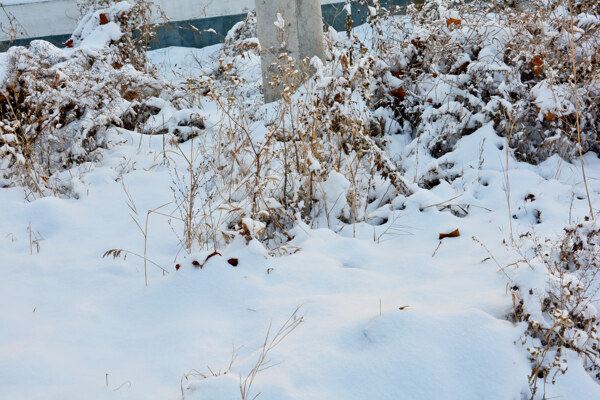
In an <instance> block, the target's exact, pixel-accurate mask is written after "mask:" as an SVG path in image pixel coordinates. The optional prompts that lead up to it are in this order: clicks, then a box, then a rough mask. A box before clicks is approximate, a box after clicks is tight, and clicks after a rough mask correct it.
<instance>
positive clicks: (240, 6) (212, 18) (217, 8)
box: [0, 0, 411, 48]
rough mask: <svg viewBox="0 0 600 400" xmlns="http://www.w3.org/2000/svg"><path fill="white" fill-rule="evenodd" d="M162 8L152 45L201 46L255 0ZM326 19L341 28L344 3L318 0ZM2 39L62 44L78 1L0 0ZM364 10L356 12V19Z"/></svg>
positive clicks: (162, 2) (186, 2) (187, 1)
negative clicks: (164, 23) (163, 21)
mask: <svg viewBox="0 0 600 400" xmlns="http://www.w3.org/2000/svg"><path fill="white" fill-rule="evenodd" d="M410 1H411V0H390V1H387V2H386V1H383V2H382V3H390V4H395V5H406V4H407V2H410ZM153 2H154V3H155V4H156V5H157V6H158V7H160V9H161V10H163V11H164V12H165V14H166V15H167V17H168V18H169V19H170V20H171V21H172V24H171V25H170V26H169V27H167V28H164V29H161V30H159V32H158V42H157V43H156V44H154V45H153V48H159V47H168V46H189V47H204V46H208V45H212V44H216V43H219V42H220V41H221V39H222V37H224V35H225V34H226V33H227V31H228V30H229V29H230V28H231V27H232V26H233V25H234V24H235V23H236V22H238V21H241V20H242V19H243V18H244V17H245V15H246V14H247V13H248V12H249V11H250V10H252V9H253V8H254V0H220V1H213V0H153ZM321 4H322V5H323V6H322V7H323V19H324V21H325V23H327V24H328V25H331V26H333V27H334V28H336V29H338V30H341V29H343V27H344V22H345V15H344V14H343V13H342V12H341V11H342V8H343V2H340V1H339V0H321ZM0 5H1V6H2V9H3V10H0V43H1V44H4V45H5V46H6V45H9V44H10V45H26V44H28V43H29V42H30V41H31V40H33V39H44V40H48V41H50V42H53V43H55V44H60V43H64V42H65V41H66V40H68V38H69V37H70V35H71V32H72V31H73V29H75V27H76V25H77V21H78V19H79V17H80V15H79V9H78V8H77V2H76V0H0ZM364 15H366V13H365V12H362V13H360V14H357V15H355V21H356V22H360V18H361V16H364ZM190 25H191V26H193V27H194V28H196V29H198V30H200V31H202V30H206V29H213V30H214V31H215V32H216V33H217V34H216V35H215V34H209V33H205V34H203V35H199V34H198V33H197V32H194V31H192V30H190V29H186V27H187V28H189V26H190ZM11 32H12V34H13V36H14V37H13V38H12V39H13V40H12V41H10V40H11Z"/></svg>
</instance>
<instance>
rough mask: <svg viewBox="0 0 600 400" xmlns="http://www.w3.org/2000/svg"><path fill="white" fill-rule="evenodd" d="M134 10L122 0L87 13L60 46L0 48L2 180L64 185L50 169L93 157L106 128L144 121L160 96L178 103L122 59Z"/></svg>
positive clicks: (37, 187)
mask: <svg viewBox="0 0 600 400" xmlns="http://www.w3.org/2000/svg"><path fill="white" fill-rule="evenodd" d="M134 12H135V7H134V6H133V5H131V4H129V3H127V2H119V3H116V4H114V5H112V6H111V7H109V8H106V9H100V10H96V11H92V12H90V13H89V14H87V15H86V16H84V18H83V19H82V20H81V22H80V23H79V25H78V27H77V29H76V30H75V33H74V34H73V36H72V38H71V39H70V40H69V41H68V42H67V48H64V49H61V48H57V47H55V46H54V45H52V44H50V43H48V42H45V41H34V42H32V43H31V45H30V46H29V47H12V48H10V49H9V50H8V51H7V52H6V53H0V57H2V58H3V59H4V60H6V63H5V65H6V68H5V71H6V72H5V74H4V75H3V76H0V149H1V151H2V159H1V163H0V173H1V178H2V185H10V184H19V185H24V186H26V187H29V188H30V189H32V192H33V193H35V194H37V195H44V194H48V193H57V192H61V191H63V190H68V184H63V183H62V182H60V181H59V180H58V179H56V177H53V174H55V172H57V171H60V170H62V169H64V168H67V167H69V166H70V165H72V164H73V163H80V162H83V161H88V160H93V159H95V158H97V157H98V155H99V154H98V152H97V151H96V150H97V149H98V148H102V147H106V145H107V143H106V139H105V132H106V130H107V129H109V128H110V127H125V128H128V129H134V128H136V127H137V126H140V125H142V124H144V123H146V121H147V120H148V119H149V118H150V117H152V115H153V114H156V113H158V112H160V108H158V107H156V106H157V105H158V106H160V105H161V104H162V103H161V101H160V99H158V97H161V96H162V97H163V98H165V99H171V100H173V102H174V103H178V102H181V101H180V100H179V99H178V96H179V94H178V92H177V91H176V90H174V88H173V87H171V86H170V85H169V84H168V83H167V82H166V81H163V80H161V79H158V78H156V77H155V76H154V75H153V74H152V73H149V72H148V71H147V69H145V68H144V66H143V64H144V63H141V64H139V65H138V67H139V68H136V66H135V65H134V64H132V63H131V62H132V61H133V60H131V59H130V58H127V57H128V54H129V55H131V54H133V53H131V52H128V51H125V50H124V49H125V48H128V46H129V45H128V44H127V41H128V40H129V39H128V38H127V37H128V36H127V35H128V33H127V32H128V29H129V25H128V24H129V22H128V21H130V17H129V16H130V15H131V14H132V13H134ZM144 60H145V56H144ZM144 62H145V61H144ZM162 102H164V100H162ZM65 186H66V187H65Z"/></svg>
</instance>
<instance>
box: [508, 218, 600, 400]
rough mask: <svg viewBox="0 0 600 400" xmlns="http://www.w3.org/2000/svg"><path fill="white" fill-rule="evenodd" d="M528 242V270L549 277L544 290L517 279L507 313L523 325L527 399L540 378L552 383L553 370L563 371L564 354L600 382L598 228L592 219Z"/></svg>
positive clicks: (534, 392)
mask: <svg viewBox="0 0 600 400" xmlns="http://www.w3.org/2000/svg"><path fill="white" fill-rule="evenodd" d="M528 237H531V236H528ZM533 243H534V246H533V251H534V254H535V258H533V259H532V260H529V261H528V264H529V267H531V271H529V272H534V273H535V272H538V273H539V276H541V277H548V282H547V285H546V287H545V289H544V287H543V286H541V287H540V286H539V285H536V283H535V282H534V281H531V280H527V279H517V281H516V282H515V283H514V284H513V286H512V287H511V293H512V297H513V305H514V308H513V311H512V312H511V313H510V314H509V316H508V317H509V319H510V320H512V321H514V322H524V323H525V324H526V326H527V329H526V331H525V338H524V342H525V344H526V345H527V346H528V351H529V353H530V356H531V362H532V372H531V375H530V377H529V381H530V385H531V389H532V399H533V398H536V397H535V395H536V392H537V390H538V385H539V383H540V382H546V381H551V382H552V383H554V381H555V378H556V376H557V374H559V373H562V374H564V373H565V372H566V369H567V367H568V363H567V359H568V356H569V353H575V354H576V355H577V356H579V357H580V358H581V359H582V360H583V364H584V366H585V368H586V369H587V371H588V372H589V373H590V375H592V376H593V377H594V378H595V379H596V380H597V381H599V382H600V335H599V329H600V313H599V312H598V310H597V308H596V306H595V303H597V301H598V299H599V297H598V295H599V293H600V229H599V228H598V226H597V224H595V223H594V222H582V223H579V224H577V225H572V226H568V227H567V228H565V230H564V234H563V235H562V237H560V238H559V239H558V240H551V239H546V240H545V241H543V242H541V243H540V242H538V241H537V239H535V238H533ZM523 268H528V267H523ZM524 275H525V276H527V275H528V274H527V273H525V274H524ZM518 276H519V275H518ZM541 283H542V285H543V282H541ZM528 285H530V286H528Z"/></svg>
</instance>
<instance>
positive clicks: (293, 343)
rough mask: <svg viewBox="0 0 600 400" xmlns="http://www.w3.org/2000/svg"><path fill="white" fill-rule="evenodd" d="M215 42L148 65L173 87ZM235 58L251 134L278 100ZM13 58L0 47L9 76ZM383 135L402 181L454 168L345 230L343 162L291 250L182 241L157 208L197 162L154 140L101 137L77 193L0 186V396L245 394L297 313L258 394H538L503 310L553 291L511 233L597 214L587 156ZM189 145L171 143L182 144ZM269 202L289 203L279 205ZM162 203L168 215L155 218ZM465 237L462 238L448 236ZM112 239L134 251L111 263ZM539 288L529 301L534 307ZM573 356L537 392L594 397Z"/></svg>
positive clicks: (599, 164)
mask: <svg viewBox="0 0 600 400" xmlns="http://www.w3.org/2000/svg"><path fill="white" fill-rule="evenodd" d="M80 26H82V27H83V25H80ZM96 28H97V27H96ZM82 29H83V28H82ZM103 29H104V30H103ZM103 29H99V30H98V29H96V30H95V31H94V32H103V34H102V35H100V36H97V37H92V38H91V39H84V40H83V44H82V45H80V46H83V47H85V48H90V49H94V48H95V47H94V46H96V45H97V46H100V47H102V46H103V45H104V44H105V43H107V41H110V39H111V38H113V40H114V37H118V36H116V35H118V34H119V32H117V31H116V30H115V29H114V27H111V26H110V24H107V25H105V28H103ZM117 29H118V28H117ZM87 37H89V36H87ZM87 40H89V42H86V41H87ZM493 45H494V44H493V43H490V47H492V46H493ZM100 47H99V48H100ZM221 50H222V48H221V46H212V47H210V48H205V49H185V48H168V49H162V50H158V51H155V52H151V53H150V55H149V58H150V60H151V61H152V62H153V63H154V64H155V65H156V66H157V68H158V69H159V71H161V73H163V75H164V76H165V77H167V78H168V79H170V80H171V81H172V82H182V81H185V80H187V79H188V78H193V77H195V76H197V75H199V73H201V72H203V71H205V70H207V69H208V68H209V66H210V64H211V62H213V61H214V60H215V59H217V58H218V57H219V56H220V55H222V53H220V52H221ZM486 51H489V52H493V49H490V48H486V49H483V50H482V52H486ZM484 54H485V53H484ZM313 61H314V62H313V65H315V67H316V68H317V69H319V68H320V69H321V73H323V68H324V67H323V64H322V63H321V62H320V61H319V60H313ZM463 61H464V60H462V59H461V60H459V61H457V63H458V64H462V62H463ZM236 62H238V63H240V64H239V65H238V64H236V66H235V67H236V68H238V71H239V73H240V76H241V77H242V78H245V79H246V81H247V82H248V83H246V84H245V85H244V86H243V88H242V89H243V90H246V92H244V93H246V94H247V95H248V98H249V99H248V100H247V101H248V102H249V103H253V104H254V105H255V107H256V109H257V115H259V116H262V119H258V120H257V121H255V123H254V124H253V125H251V128H249V130H250V131H251V132H252V137H251V140H252V141H255V142H256V143H260V142H261V141H264V138H265V135H266V132H267V128H266V127H265V123H264V121H267V120H268V119H269V117H270V116H272V115H274V114H275V113H276V109H275V108H274V107H276V106H275V105H273V104H271V105H266V106H265V105H261V104H258V103H259V101H258V100H257V96H258V91H257V89H256V87H255V86H253V85H256V80H257V79H258V77H259V76H260V64H259V60H258V59H257V58H256V57H249V58H247V59H245V61H244V62H241V61H240V60H236ZM7 65H8V64H7V61H6V57H5V56H4V53H0V81H2V73H3V69H4V70H6V68H8V66H7ZM470 68H476V65H474V64H472V66H471V67H470ZM488 68H489V65H488ZM388 79H389V80H390V82H394V79H395V78H394V77H392V76H388ZM417 90H419V91H423V92H424V93H428V96H430V97H431V98H432V99H433V102H435V103H440V104H441V106H440V109H445V110H447V111H448V112H453V113H457V114H461V113H463V114H464V115H463V118H464V119H468V118H469V117H470V115H468V114H467V113H469V112H468V110H466V109H465V108H464V107H463V106H462V105H461V104H460V103H458V102H456V101H454V99H455V97H456V96H458V95H460V93H457V90H456V89H453V88H452V82H448V80H445V81H442V80H441V78H440V79H437V78H433V77H431V78H430V79H428V80H426V81H423V82H420V84H419V87H418V88H417ZM549 90H550V89H548V88H544V87H543V86H542V85H540V86H539V87H536V88H535V90H534V97H535V98H536V99H537V100H536V101H537V103H536V104H538V106H539V107H540V113H543V112H544V111H548V110H557V108H560V104H559V103H557V102H555V100H554V99H556V97H553V96H551V95H550V93H549ZM474 101H475V100H474ZM556 101H558V100H556ZM148 104H149V105H154V106H156V107H157V108H160V110H161V111H160V112H159V113H157V114H156V115H154V116H153V117H152V118H151V119H150V120H149V121H148V122H147V124H146V128H147V129H148V130H149V131H151V130H153V129H154V130H155V129H159V128H161V127H162V128H164V127H166V128H167V130H168V131H169V132H172V131H173V130H174V129H176V128H177V127H178V124H179V122H180V121H184V120H186V121H189V120H190V119H192V118H194V117H195V115H196V114H197V115H199V116H200V117H202V118H204V119H205V124H206V126H209V127H214V126H218V124H219V123H220V122H221V121H222V118H223V116H222V115H221V114H220V112H219V111H218V110H217V107H216V106H215V105H214V103H211V101H210V100H208V99H207V100H203V101H202V106H203V107H202V108H201V107H197V108H196V109H193V110H192V109H186V110H177V109H175V108H174V107H172V106H170V105H169V104H167V102H166V100H164V99H160V98H154V99H153V100H152V101H151V102H149V103H148ZM553 112H555V111H553ZM382 115H383V114H382ZM472 118H477V116H472ZM426 120H427V115H425V116H424V121H426ZM206 136H208V135H206ZM390 137H391V139H390V143H389V146H388V150H389V156H390V158H392V159H399V158H401V159H402V160H403V165H405V166H406V167H407V169H406V171H405V172H404V175H405V176H406V177H407V179H410V180H412V179H413V177H414V178H415V179H416V177H417V176H421V175H423V174H424V171H433V170H437V169H440V168H441V167H442V166H443V168H444V173H446V174H448V175H453V176H456V178H455V179H453V180H452V181H451V182H446V181H442V182H441V183H440V184H439V185H436V186H435V187H433V188H431V189H424V188H418V187H416V185H415V188H416V190H415V193H414V194H412V195H410V196H407V197H403V196H398V197H395V198H393V199H390V201H389V203H386V202H385V201H383V204H382V205H381V207H378V208H377V209H375V210H373V211H372V218H373V219H377V220H378V221H380V222H381V224H369V223H367V222H360V223H355V224H353V223H352V222H350V223H347V224H345V225H339V224H333V223H332V221H333V220H334V219H336V218H337V217H338V216H340V215H342V214H343V213H344V209H347V207H348V203H349V202H351V198H350V196H351V193H350V188H351V183H350V181H349V180H348V178H347V177H345V176H344V175H343V174H341V173H339V172H336V171H332V172H331V173H330V174H329V175H328V177H327V179H326V180H324V181H323V182H322V183H321V186H322V188H321V190H320V191H319V192H317V195H318V196H321V197H320V198H319V199H318V200H321V201H324V202H325V204H327V213H323V214H320V218H321V220H319V221H316V222H315V225H314V226H308V225H306V224H305V223H303V222H302V221H301V220H298V221H297V223H296V225H295V227H294V228H293V229H292V230H291V231H290V232H289V234H290V236H291V237H293V240H292V241H291V242H290V243H289V244H287V246H286V248H285V252H286V253H287V255H284V256H274V255H273V254H272V252H270V251H269V250H268V249H267V248H266V247H264V246H263V244H261V243H260V242H259V241H258V240H257V239H255V237H257V236H258V235H259V234H260V232H261V231H262V230H263V229H264V227H265V226H264V224H263V223H261V222H259V221H255V220H253V219H251V218H248V217H244V218H242V220H241V222H242V223H243V225H245V227H246V229H247V231H248V233H249V237H242V236H237V237H236V238H235V239H234V240H233V241H232V242H231V243H229V244H228V245H226V246H224V247H223V248H220V249H217V250H218V252H219V254H217V255H214V256H211V254H212V253H213V251H212V249H208V250H203V251H194V252H193V253H192V254H184V253H185V251H180V247H181V246H180V237H178V233H179V232H181V231H182V223H181V221H178V220H177V219H176V218H173V217H168V216H165V215H164V214H166V215H173V213H174V210H175V207H174V205H173V204H172V201H173V192H172V188H173V186H174V182H173V180H174V177H173V171H174V170H177V171H178V172H179V173H186V166H185V163H183V162H182V163H180V164H179V163H177V164H176V165H174V166H173V165H172V164H169V163H167V162H166V161H165V143H164V139H163V136H162V135H144V134H140V133H137V132H132V131H125V130H124V129H119V128H111V129H109V130H108V132H107V138H106V140H107V142H109V143H110V146H108V148H107V149H105V150H103V157H102V159H101V160H100V161H97V162H86V163H83V164H81V165H78V166H74V167H72V168H71V169H70V170H68V171H63V172H61V174H63V175H65V176H66V175H69V176H71V177H72V178H70V179H71V181H72V185H73V188H72V190H73V192H74V194H75V195H76V197H77V199H75V198H58V197H45V198H40V199H36V200H27V199H26V196H25V194H24V191H23V189H22V188H2V189H0V204H1V205H2V210H3V213H2V218H1V219H0V259H1V261H0V265H1V268H2V279H0V294H1V296H2V301H0V338H1V339H2V340H1V341H0V399H28V400H35V399H44V400H53V399H57V400H58V399H75V398H85V399H90V400H96V399H121V398H125V399H140V400H142V399H143V400H153V399H157V400H158V399H161V400H165V399H181V398H182V397H183V398H184V399H186V400H205V399H214V400H220V399H228V400H229V399H234V398H240V382H244V380H245V379H246V377H248V374H249V373H250V372H251V370H252V368H253V367H254V366H255V364H256V361H257V359H258V358H259V356H260V351H261V348H262V346H263V344H264V342H265V337H266V335H267V333H268V332H269V333H270V334H271V337H272V335H273V334H275V332H276V331H277V330H278V329H279V327H280V326H282V324H283V323H284V322H285V321H286V319H287V318H288V317H289V316H290V315H291V314H292V313H293V312H294V310H296V309H297V308H298V307H299V310H298V313H297V317H298V318H302V321H301V322H300V323H299V325H298V326H297V328H295V329H294V330H293V331H292V332H291V333H290V334H289V336H287V337H286V338H285V340H283V341H282V342H281V343H279V344H278V345H277V346H276V347H275V348H274V349H273V350H272V351H271V352H270V353H269V357H268V359H269V360H271V364H269V365H271V367H270V368H268V369H265V370H264V371H262V372H260V373H259V374H258V375H257V377H256V379H255V380H254V382H253V384H252V387H251V391H250V393H251V394H250V396H249V398H253V397H254V395H256V394H258V393H260V396H259V397H258V398H259V399H261V400H281V399H290V400H292V399H298V400H305V399H311V400H321V399H322V400H331V399H349V400H353V399H356V400H359V399H360V400H362V399H378V400H380V399H381V400H387V399H390V400H396V399H400V398H406V399H415V400H418V399H423V400H425V399H447V400H453V399H456V400H471V399H473V400H479V399H486V400H487V399H498V400H507V399H515V400H519V399H523V398H529V396H530V394H529V384H528V375H529V374H530V372H531V363H530V360H529V355H528V353H527V351H526V350H525V349H524V348H523V346H522V345H521V344H522V341H523V340H524V337H525V336H524V333H525V329H526V324H525V323H512V322H509V321H507V319H506V315H507V314H508V313H509V312H511V310H512V308H513V303H512V299H511V294H510V291H509V290H508V286H510V284H512V283H514V282H518V283H519V284H520V285H521V286H522V287H523V288H529V287H531V288H536V291H537V290H539V291H540V292H536V293H535V295H536V296H538V295H539V296H542V294H541V291H543V290H544V288H545V287H546V285H547V282H548V277H547V275H546V271H545V269H543V268H542V266H541V265H533V266H531V267H528V266H524V267H521V268H501V267H504V266H506V265H509V264H510V263H513V262H516V261H518V260H520V259H521V258H522V254H519V253H518V252H517V250H516V249H515V248H514V247H512V246H510V245H508V244H507V242H508V241H509V238H510V237H511V236H514V237H517V238H518V237H520V236H521V235H525V234H527V233H528V232H535V233H536V234H538V235H542V236H544V237H547V236H553V235H557V234H559V233H560V232H561V230H562V229H563V228H564V227H565V226H566V225H568V224H571V223H573V222H575V221H581V220H583V218H584V217H585V216H586V214H587V211H588V210H587V199H586V197H585V196H586V190H585V187H584V182H583V181H582V178H581V171H580V167H579V164H578V163H577V162H578V161H579V160H575V162H573V163H568V162H566V161H564V160H562V159H561V158H559V157H558V156H553V157H550V158H548V159H546V160H545V161H544V162H542V163H540V164H539V165H537V166H534V165H530V164H527V163H524V162H520V161H518V160H517V159H516V158H515V157H514V156H513V154H512V152H509V153H508V154H507V151H506V147H505V146H506V145H507V143H506V138H503V137H500V136H498V134H497V132H496V131H495V129H494V124H493V123H491V122H490V123H485V124H483V123H482V124H481V126H480V127H479V128H478V129H474V131H473V133H471V134H469V135H466V136H463V137H461V138H460V139H459V140H458V141H457V143H456V144H455V145H454V147H453V150H452V151H450V152H448V153H446V154H444V155H442V156H441V157H439V158H437V159H435V158H433V157H432V156H431V155H429V154H424V153H423V152H421V153H419V152H418V150H419V146H420V144H419V142H418V140H417V139H415V140H412V139H411V138H410V137H409V135H407V134H402V135H394V136H390ZM3 140H5V141H6V142H7V143H8V142H10V141H11V140H12V136H10V135H8V134H6V135H4V136H3ZM198 140H206V141H210V140H211V139H210V137H206V138H205V137H201V138H199V139H198ZM195 144H196V145H197V142H194V141H186V142H183V143H180V144H179V146H180V149H181V154H191V152H192V151H193V146H194V145H195ZM171 151H172V150H171ZM239 156H240V158H243V157H244V155H243V154H240V155H239ZM309 160H310V166H309V168H310V169H311V171H317V170H320V169H322V168H324V166H322V165H321V164H320V163H319V161H318V160H317V159H316V158H315V156H314V155H312V154H310V155H309ZM170 162H171V163H174V161H170ZM584 162H585V165H586V168H587V171H588V184H589V185H590V194H591V197H592V198H591V202H592V204H598V201H600V160H599V159H598V157H597V155H596V154H593V153H588V154H585V155H584ZM507 178H508V180H507ZM532 195H533V196H534V197H533V198H534V199H535V200H534V201H531V200H527V199H528V198H529V199H531V197H530V196H532ZM377 198H382V199H383V198H385V194H384V193H377ZM265 204H266V205H267V208H278V207H281V204H279V203H278V202H277V200H275V199H273V198H267V199H265ZM161 206H164V207H163V208H161V212H162V213H163V214H162V215H161V214H158V213H148V212H149V211H150V210H156V209H157V207H161ZM461 208H462V209H467V210H468V213H466V214H465V213H461V212H460V210H461ZM451 211H452V212H451ZM146 218H147V221H148V225H147V228H146V229H147V230H146V231H145V232H144V228H145V227H146V226H145V222H146ZM367 220H368V219H367ZM136 221H137V222H136ZM328 227H330V228H331V229H328ZM455 229H459V230H460V236H459V237H455V238H446V239H443V240H439V239H438V235H439V234H440V233H448V232H451V231H453V230H455ZM176 233H177V234H176ZM482 244H483V245H482ZM111 249H125V250H127V251H129V252H130V253H129V254H128V256H127V257H126V258H123V257H118V258H113V257H112V256H108V257H103V255H104V254H105V253H106V252H107V251H108V250H111ZM144 249H146V250H147V258H148V259H149V260H151V261H152V263H156V264H158V265H160V266H161V267H162V268H165V270H166V271H167V272H168V273H164V272H163V271H162V270H161V269H160V268H157V267H156V266H155V265H154V264H151V263H148V265H147V272H148V278H149V279H148V286H147V287H146V286H145V285H144V274H145V268H144V262H143V260H142V259H140V258H139V257H137V256H136V255H135V254H140V255H141V254H144ZM133 253H135V254H133ZM233 259H236V260H237V261H238V263H237V265H235V266H234V265H233V264H232V263H231V262H230V261H231V260H233ZM495 260H498V261H499V263H500V264H501V265H497V264H496V263H495ZM194 261H196V262H197V263H199V264H202V268H199V267H197V266H194ZM177 265H178V266H179V268H177V267H176V266H177ZM536 298H537V297H536ZM536 298H534V297H526V298H525V301H527V302H531V303H532V304H531V309H535V305H534V304H533V303H534V301H535V300H536ZM538 306H539V304H538ZM590 310H591V309H590ZM589 312H592V311H589ZM535 317H536V318H539V320H540V321H541V320H542V318H544V316H543V315H541V314H540V315H536V316H535ZM566 359H567V364H568V366H569V368H568V370H567V371H566V374H565V375H564V376H561V377H560V378H559V379H558V380H557V383H556V384H555V385H551V384H548V385H547V387H546V388H545V390H546V392H545V395H546V396H547V397H548V398H553V397H560V398H561V399H567V400H569V399H571V400H580V399H590V400H591V399H597V398H600V386H599V385H598V383H597V382H595V381H594V380H593V378H592V377H591V376H590V375H589V374H588V372H587V371H585V370H584V368H583V366H582V364H581V361H580V359H579V358H578V357H577V355H576V354H575V353H573V352H572V351H568V352H567V354H566Z"/></svg>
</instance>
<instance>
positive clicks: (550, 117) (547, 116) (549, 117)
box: [544, 111, 556, 122]
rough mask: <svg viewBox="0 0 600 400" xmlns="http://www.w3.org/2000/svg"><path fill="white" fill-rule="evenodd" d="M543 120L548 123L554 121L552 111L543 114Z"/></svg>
mask: <svg viewBox="0 0 600 400" xmlns="http://www.w3.org/2000/svg"><path fill="white" fill-rule="evenodd" d="M544 119H545V120H546V121H548V122H551V121H554V120H555V119H556V115H554V114H553V113H552V111H546V113H545V114H544Z"/></svg>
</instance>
